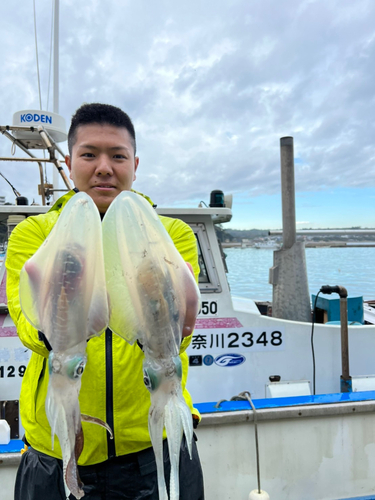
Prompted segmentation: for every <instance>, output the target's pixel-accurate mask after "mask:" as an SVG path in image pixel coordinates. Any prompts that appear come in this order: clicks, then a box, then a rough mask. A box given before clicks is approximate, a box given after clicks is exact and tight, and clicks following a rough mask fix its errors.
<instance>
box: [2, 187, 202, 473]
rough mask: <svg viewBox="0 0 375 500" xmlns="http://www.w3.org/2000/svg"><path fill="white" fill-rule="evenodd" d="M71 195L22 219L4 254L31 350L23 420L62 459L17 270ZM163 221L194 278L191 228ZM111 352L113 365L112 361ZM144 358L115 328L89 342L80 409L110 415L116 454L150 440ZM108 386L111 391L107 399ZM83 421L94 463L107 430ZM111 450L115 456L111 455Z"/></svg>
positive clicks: (87, 461) (41, 352)
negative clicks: (50, 423) (115, 331)
mask: <svg viewBox="0 0 375 500" xmlns="http://www.w3.org/2000/svg"><path fill="white" fill-rule="evenodd" d="M74 194H75V192H74V191H70V192H69V193H68V194H66V195H64V196H62V197H61V198H60V199H59V200H57V202H56V203H55V204H54V205H53V207H52V208H51V209H50V210H49V211H48V212H47V213H46V214H42V215H38V216H36V217H29V218H27V219H26V220H25V221H23V222H22V223H20V224H19V225H18V226H17V227H16V228H15V229H14V230H13V232H12V234H11V237H10V239H9V244H8V251H7V259H6V268H7V296H8V307H9V312H10V315H11V317H12V319H13V321H14V323H15V325H16V327H17V332H18V335H19V337H20V339H21V341H22V343H23V344H24V345H25V346H26V347H28V348H29V349H31V350H32V351H33V353H32V356H31V359H30V361H29V364H28V366H27V369H26V372H25V375H24V378H23V381H22V388H21V397H20V408H21V419H22V424H23V426H24V428H25V430H26V438H27V440H28V441H29V443H30V444H31V446H32V447H33V448H35V449H36V450H38V451H41V452H43V453H46V454H48V455H51V456H54V457H57V458H61V449H60V446H59V442H58V439H57V438H56V437H55V443H54V450H51V429H50V426H49V423H48V420H47V416H46V413H45V399H46V395H47V387H48V368H47V361H48V359H47V358H48V355H49V352H48V350H47V349H46V347H45V345H44V343H43V342H41V341H40V340H39V338H38V332H37V330H36V329H35V328H33V327H32V326H31V325H30V324H29V323H28V321H27V320H26V318H25V316H24V315H23V314H22V311H21V307H20V300H19V290H18V289H19V276H20V271H21V269H22V267H23V265H24V263H25V262H26V261H27V260H28V259H29V258H30V257H31V256H32V255H33V254H34V253H35V252H36V251H37V250H38V248H39V247H40V246H41V244H42V243H43V241H44V240H45V239H46V238H47V236H48V234H49V233H50V231H51V230H52V228H53V226H54V225H55V223H56V221H57V219H58V217H59V215H60V213H61V211H62V210H63V208H64V206H65V204H66V203H67V201H68V200H69V199H70V198H71V197H72V196H73V195H74ZM145 198H146V199H148V198H147V197H145ZM148 201H150V200H149V199H148ZM150 202H151V201H150ZM160 220H161V222H162V224H163V226H164V227H165V229H166V230H167V232H168V233H169V235H170V236H171V238H172V240H173V241H174V243H175V246H176V248H177V250H178V251H179V252H180V254H181V255H182V257H183V259H184V260H185V261H186V262H190V264H191V265H192V266H193V270H194V272H195V275H196V277H197V276H198V273H199V267H198V255H197V245H196V239H195V236H194V233H193V231H192V230H191V229H190V227H189V226H188V225H187V224H185V223H184V222H182V221H181V220H179V219H171V218H169V217H160ZM190 341H191V336H190V337H187V338H185V339H184V340H183V342H182V344H181V360H182V365H183V377H182V389H183V394H184V397H185V400H186V402H187V404H188V406H189V407H190V409H191V410H192V413H195V414H196V415H198V412H197V411H196V410H195V409H193V406H192V401H191V397H190V394H189V393H188V391H187V390H186V388H185V384H186V378H187V372H188V358H187V355H186V353H185V352H184V351H185V349H186V347H187V346H188V345H189V343H190ZM111 358H112V363H108V360H109V359H111ZM143 358H144V354H143V352H142V351H141V349H140V348H139V346H138V345H137V344H134V345H133V346H130V345H129V344H127V342H125V341H124V340H123V339H122V338H120V337H118V336H117V335H114V334H113V335H112V333H103V334H102V335H100V336H99V337H94V338H92V339H90V341H89V342H88V343H87V364H86V368H85V371H84V373H83V375H82V386H81V392H80V395H79V401H80V408H81V412H82V413H84V414H86V415H91V416H93V417H97V418H100V419H101V420H104V421H105V422H108V420H110V421H111V420H112V425H113V431H114V449H115V454H116V456H120V455H125V454H128V453H133V452H137V451H140V450H143V449H145V448H148V447H150V446H151V441H150V436H149V433H148V423H147V422H148V410H149V407H150V394H149V392H148V390H147V389H146V387H145V386H144V383H143V371H142V370H143V369H142V363H143ZM106 360H107V362H106ZM106 364H108V365H112V370H110V366H108V369H106ZM107 392H108V397H106V394H107ZM110 392H112V398H111V397H110ZM108 423H109V422H108ZM82 427H83V432H84V448H83V452H82V454H81V456H80V459H79V462H78V463H79V465H91V464H95V463H99V462H102V461H104V460H106V459H107V458H108V448H107V431H106V430H105V429H103V428H102V427H100V426H98V425H93V424H90V423H86V422H83V423H82ZM111 446H112V445H111ZM109 451H110V454H112V453H113V452H112V453H111V450H109Z"/></svg>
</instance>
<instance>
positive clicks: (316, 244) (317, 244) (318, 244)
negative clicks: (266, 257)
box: [221, 241, 375, 250]
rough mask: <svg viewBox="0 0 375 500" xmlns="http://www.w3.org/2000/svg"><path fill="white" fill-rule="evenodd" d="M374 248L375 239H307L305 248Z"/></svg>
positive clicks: (228, 245)
mask: <svg viewBox="0 0 375 500" xmlns="http://www.w3.org/2000/svg"><path fill="white" fill-rule="evenodd" d="M221 245H222V247H223V248H255V247H254V245H251V244H249V245H246V244H245V245H244V244H243V243H239V242H234V243H231V242H225V243H222V244H221ZM323 247H326V248H374V247H375V241H374V242H371V243H370V242H369V243H365V242H361V241H358V242H357V241H353V242H348V243H345V242H342V241H305V248H323ZM257 250H269V249H264V248H263V249H260V248H258V249H257Z"/></svg>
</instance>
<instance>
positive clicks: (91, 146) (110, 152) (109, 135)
mask: <svg viewBox="0 0 375 500" xmlns="http://www.w3.org/2000/svg"><path fill="white" fill-rule="evenodd" d="M65 161H66V165H67V167H68V169H69V172H70V178H71V179H72V180H73V182H74V185H75V187H76V188H78V189H79V190H80V191H84V192H85V193H87V194H88V195H90V196H91V198H92V199H93V200H94V202H95V204H96V206H97V207H98V209H99V212H100V213H105V212H106V211H107V208H108V207H109V205H110V204H111V203H112V201H113V200H114V199H115V198H116V196H117V195H118V194H120V192H121V191H125V190H126V191H129V190H130V189H131V187H132V184H133V181H134V180H135V172H136V170H137V167H138V161H139V159H138V157H134V148H133V143H132V140H131V136H130V134H129V132H128V131H127V129H126V128H118V127H114V126H112V125H99V124H95V123H94V124H92V125H81V126H80V127H78V129H77V132H76V142H75V144H74V146H73V148H72V156H71V157H70V156H66V158H65Z"/></svg>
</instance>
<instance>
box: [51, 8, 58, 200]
mask: <svg viewBox="0 0 375 500" xmlns="http://www.w3.org/2000/svg"><path fill="white" fill-rule="evenodd" d="M53 112H54V113H56V114H59V0H55V8H54V26H53ZM52 177H53V187H54V189H58V188H59V172H58V171H57V170H56V169H55V168H54V169H53V174H52ZM57 197H58V196H57V194H56V193H55V192H54V193H53V200H54V201H56V200H57Z"/></svg>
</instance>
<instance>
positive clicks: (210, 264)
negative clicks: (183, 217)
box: [190, 224, 221, 293]
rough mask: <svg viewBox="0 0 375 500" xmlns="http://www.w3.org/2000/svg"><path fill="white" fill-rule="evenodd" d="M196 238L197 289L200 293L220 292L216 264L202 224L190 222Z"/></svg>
mask: <svg viewBox="0 0 375 500" xmlns="http://www.w3.org/2000/svg"><path fill="white" fill-rule="evenodd" d="M190 226H191V228H192V230H193V231H194V234H195V237H196V239H197V246H198V261H199V268H200V273H199V289H200V291H201V293H212V292H216V293H218V292H221V286H220V283H219V278H218V274H217V271H216V266H215V264H214V259H213V256H212V252H211V248H210V245H209V241H208V237H207V232H206V227H205V225H204V224H190Z"/></svg>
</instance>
